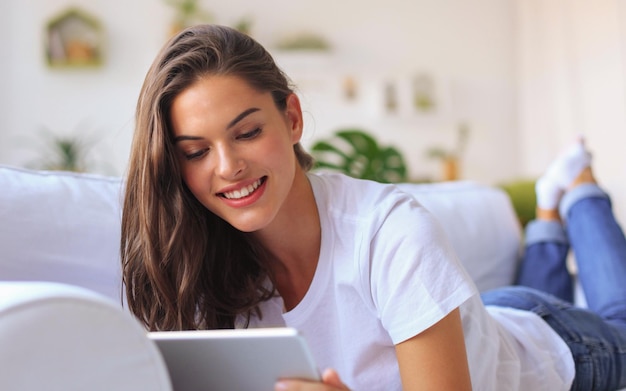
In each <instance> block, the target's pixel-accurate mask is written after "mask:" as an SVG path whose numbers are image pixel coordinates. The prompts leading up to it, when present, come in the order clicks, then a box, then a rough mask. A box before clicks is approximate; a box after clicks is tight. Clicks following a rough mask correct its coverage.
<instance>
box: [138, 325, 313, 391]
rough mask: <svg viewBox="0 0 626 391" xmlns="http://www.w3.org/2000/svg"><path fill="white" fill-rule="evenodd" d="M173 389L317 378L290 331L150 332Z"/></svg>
mask: <svg viewBox="0 0 626 391" xmlns="http://www.w3.org/2000/svg"><path fill="white" fill-rule="evenodd" d="M148 337H149V338H150V339H152V340H153V341H155V342H156V344H157V346H158V348H159V350H160V351H161V354H162V356H163V358H164V359H165V363H166V364H167V368H168V371H169V373H170V378H171V380H172V385H173V387H174V390H176V391H191V390H194V391H196V390H210V391H221V390H224V391H238V390H241V391H246V390H273V389H274V383H275V382H276V380H278V379H280V378H299V379H307V380H319V378H320V376H319V371H318V370H317V368H316V366H315V363H314V360H313V356H312V355H311V353H310V351H309V349H308V347H307V344H306V340H305V339H304V338H303V337H302V336H301V335H300V334H299V333H298V331H297V330H295V329H293V328H262V329H236V330H202V331H159V332H149V333H148Z"/></svg>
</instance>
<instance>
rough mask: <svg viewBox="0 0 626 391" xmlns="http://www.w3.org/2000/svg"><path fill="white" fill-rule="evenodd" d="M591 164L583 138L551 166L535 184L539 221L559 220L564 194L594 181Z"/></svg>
mask: <svg viewBox="0 0 626 391" xmlns="http://www.w3.org/2000/svg"><path fill="white" fill-rule="evenodd" d="M590 164H591V154H590V153H589V152H588V151H587V150H586V149H585V143H584V139H583V138H582V137H580V138H579V139H578V140H576V142H575V143H574V144H572V145H571V146H570V147H568V148H567V149H566V150H565V151H564V152H562V153H561V154H560V155H559V156H558V157H557V158H556V159H555V160H554V161H553V162H552V163H551V164H550V166H549V167H548V170H547V171H546V172H545V174H544V175H543V176H541V178H539V179H538V180H537V183H536V184H535V193H536V195H537V218H538V219H544V220H546V219H547V220H558V219H559V213H558V206H559V202H560V201H561V197H562V196H563V193H564V192H565V191H566V190H567V189H569V188H571V187H573V186H575V185H577V184H578V183H579V182H580V183H586V182H587V181H590V180H593V175H592V174H591V169H590ZM594 182H595V180H594Z"/></svg>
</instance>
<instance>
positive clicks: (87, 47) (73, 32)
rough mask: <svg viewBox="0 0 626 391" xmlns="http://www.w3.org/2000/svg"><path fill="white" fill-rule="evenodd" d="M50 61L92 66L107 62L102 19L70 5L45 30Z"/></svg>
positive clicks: (61, 65)
mask: <svg viewBox="0 0 626 391" xmlns="http://www.w3.org/2000/svg"><path fill="white" fill-rule="evenodd" d="M45 40H46V45H45V47H46V60H47V63H48V65H49V66H51V67H92V66H99V65H101V64H102V62H103V53H102V52H103V50H102V46H103V32H102V26H101V24H100V22H99V21H98V19H96V18H95V17H93V16H91V15H88V14H87V13H85V12H83V11H81V10H79V9H77V8H70V9H68V10H66V11H64V12H63V13H61V14H60V15H59V16H56V17H54V18H53V19H51V20H50V21H49V22H48V23H47V25H46V30H45Z"/></svg>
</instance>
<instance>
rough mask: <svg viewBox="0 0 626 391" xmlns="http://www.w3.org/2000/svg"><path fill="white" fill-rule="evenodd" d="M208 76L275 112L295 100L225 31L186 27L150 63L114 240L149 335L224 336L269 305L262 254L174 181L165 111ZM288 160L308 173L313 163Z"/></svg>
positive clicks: (269, 62) (258, 54) (268, 63)
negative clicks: (233, 80)
mask: <svg viewBox="0 0 626 391" xmlns="http://www.w3.org/2000/svg"><path fill="white" fill-rule="evenodd" d="M206 75H229V76H238V77H240V78H242V79H244V80H246V81H247V82H248V83H249V84H250V85H251V86H252V87H253V88H255V89H257V90H259V91H261V92H271V94H272V97H273V100H274V102H275V104H276V107H277V108H278V109H279V110H281V111H282V110H285V108H286V100H287V97H288V96H289V95H290V94H292V93H293V89H292V88H291V86H290V82H289V80H288V79H287V77H286V76H285V75H284V73H283V72H282V71H281V70H280V69H279V68H278V67H277V66H276V64H275V62H274V60H273V59H272V57H271V56H270V54H269V53H268V52H267V51H266V50H265V49H264V48H263V47H262V46H261V45H260V44H259V43H257V42H256V41H255V40H253V39H252V38H250V37H249V36H247V35H245V34H243V33H240V32H238V31H236V30H233V29H231V28H228V27H223V26H216V25H201V26H195V27H191V28H189V29H187V30H185V31H183V32H181V33H180V34H179V35H177V36H176V37H174V38H172V39H171V40H170V41H169V42H168V43H167V44H166V45H165V46H164V48H163V49H162V50H161V52H160V53H159V54H158V56H157V57H156V59H155V61H154V62H153V64H152V66H151V67H150V69H149V71H148V73H147V75H146V78H145V81H144V84H143V87H142V89H141V93H140V96H139V100H138V103H137V111H136V118H135V120H136V124H135V133H134V137H133V142H132V148H131V155H130V160H129V166H128V174H127V181H126V190H125V195H124V204H123V215H122V238H121V259H122V272H123V282H124V285H125V290H126V298H127V301H128V306H129V308H130V310H131V312H132V313H133V314H135V316H137V317H138V318H139V320H140V321H142V322H143V323H144V324H145V325H146V327H147V328H148V329H150V330H183V329H211V328H231V327H233V325H234V321H235V318H236V317H237V316H238V315H245V316H248V317H249V316H250V314H251V313H252V311H254V310H256V309H257V308H258V304H259V303H260V302H261V301H263V300H268V299H269V298H270V297H272V296H273V295H274V288H273V286H272V285H271V284H268V281H269V278H268V277H269V274H268V270H267V268H266V267H265V266H264V262H263V257H264V251H263V249H262V248H261V246H260V245H259V244H258V243H256V242H255V241H254V240H253V239H252V237H251V235H248V234H245V233H243V232H240V231H238V230H237V229H235V228H233V227H232V226H231V225H230V224H228V223H227V222H225V221H224V220H222V219H221V218H219V217H217V216H215V215H214V214H213V213H211V212H210V211H209V210H208V209H206V208H205V207H204V206H203V205H201V204H200V203H199V202H198V201H197V200H196V198H195V197H194V196H193V194H192V193H191V192H190V191H189V189H188V188H187V186H186V185H185V183H184V181H183V179H182V176H181V174H180V169H179V166H178V159H177V156H176V155H175V150H174V146H173V142H172V137H173V136H172V135H173V132H172V130H171V126H170V108H171V104H172V101H173V100H174V98H175V97H176V96H177V95H178V94H179V93H181V92H182V91H183V90H185V89H186V88H188V87H189V86H191V85H192V84H193V83H194V82H196V81H197V80H198V79H200V78H202V77H203V76H206ZM294 151H295V154H296V156H297V158H298V162H299V164H300V165H301V166H302V167H303V168H304V169H305V170H308V169H309V168H310V167H311V165H312V159H311V157H310V155H308V154H307V153H306V152H304V150H303V149H302V147H301V146H300V144H296V145H295V146H294Z"/></svg>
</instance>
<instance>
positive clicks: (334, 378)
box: [322, 368, 348, 390]
mask: <svg viewBox="0 0 626 391" xmlns="http://www.w3.org/2000/svg"><path fill="white" fill-rule="evenodd" d="M322 382H323V383H324V384H327V385H329V386H332V387H335V388H337V389H338V390H348V387H346V385H345V384H343V382H342V381H341V379H340V378H339V374H338V373H337V371H335V370H334V369H331V368H329V369H326V370H325V371H324V373H322Z"/></svg>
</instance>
